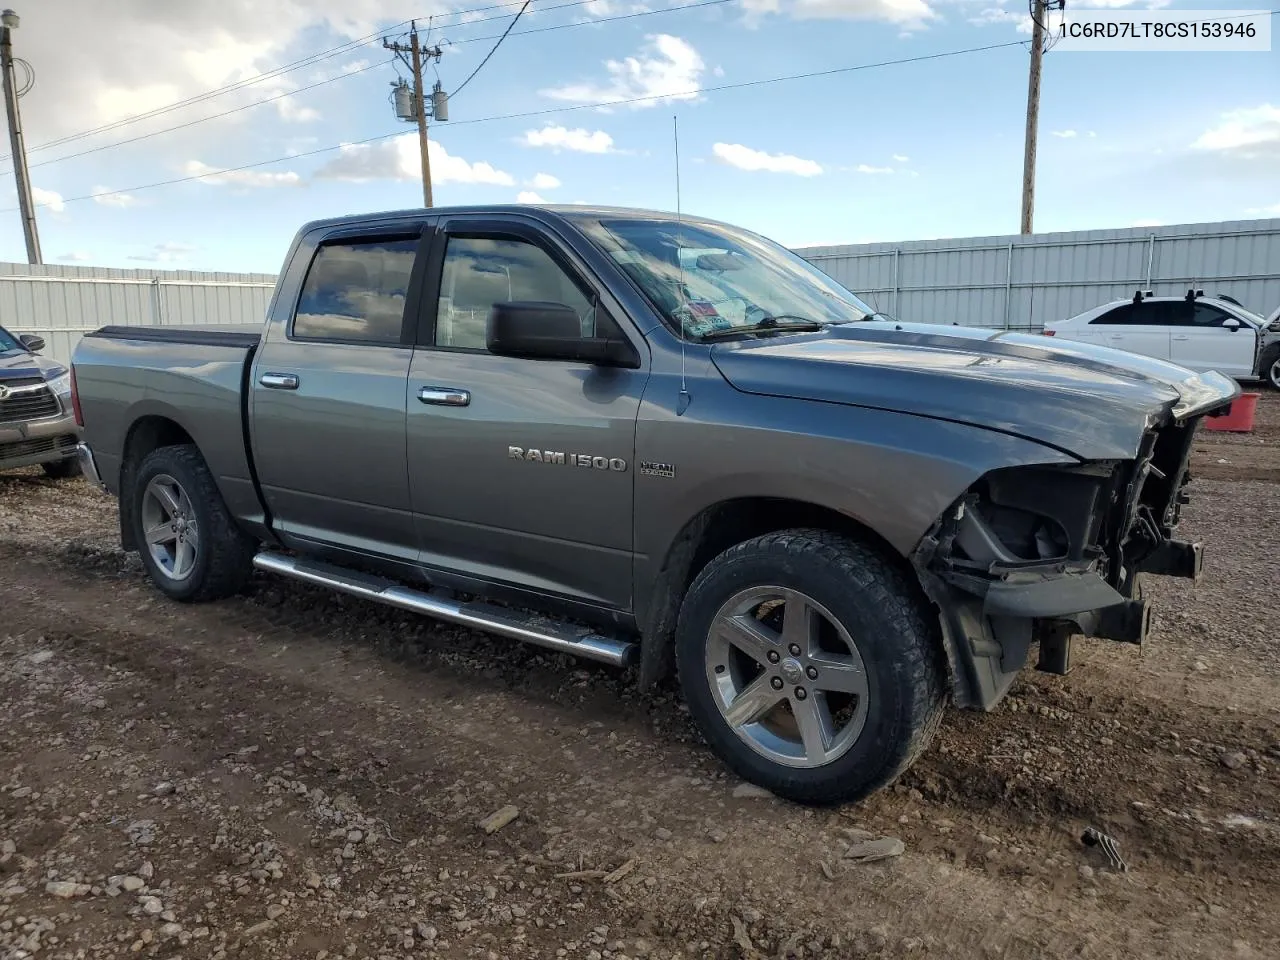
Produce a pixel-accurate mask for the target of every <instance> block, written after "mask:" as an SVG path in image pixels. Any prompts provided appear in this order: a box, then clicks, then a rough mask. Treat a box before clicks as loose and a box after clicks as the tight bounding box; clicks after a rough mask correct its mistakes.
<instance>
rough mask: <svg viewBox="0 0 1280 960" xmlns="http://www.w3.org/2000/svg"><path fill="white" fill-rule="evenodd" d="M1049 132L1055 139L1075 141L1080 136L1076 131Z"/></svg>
mask: <svg viewBox="0 0 1280 960" xmlns="http://www.w3.org/2000/svg"><path fill="white" fill-rule="evenodd" d="M1049 132H1050V133H1052V134H1053V135H1054V136H1055V137H1061V138H1062V139H1063V140H1074V139H1075V138H1076V137H1078V136H1080V134H1078V133H1076V132H1075V131H1074V130H1050V131H1049Z"/></svg>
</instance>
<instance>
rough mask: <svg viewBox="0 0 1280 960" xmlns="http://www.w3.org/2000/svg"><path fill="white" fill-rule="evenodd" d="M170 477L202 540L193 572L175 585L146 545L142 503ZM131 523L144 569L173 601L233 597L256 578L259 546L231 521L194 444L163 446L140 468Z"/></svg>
mask: <svg viewBox="0 0 1280 960" xmlns="http://www.w3.org/2000/svg"><path fill="white" fill-rule="evenodd" d="M162 475H167V476H168V477H171V478H172V479H173V480H174V481H176V482H177V484H178V485H179V486H180V487H181V489H182V490H183V491H184V492H185V493H186V495H187V498H188V500H189V502H190V505H191V516H192V517H193V518H194V520H195V529H196V530H197V531H198V534H199V536H198V538H197V541H196V547H195V560H194V564H193V565H192V567H191V570H190V573H189V574H188V575H187V576H185V577H184V578H183V579H181V580H176V579H174V578H173V577H172V576H170V575H169V573H168V572H167V571H166V570H165V569H164V568H163V567H161V565H160V564H159V563H158V562H157V560H156V558H155V557H154V556H153V555H152V552H151V549H150V547H149V546H148V544H147V537H146V529H145V521H144V514H143V500H144V497H145V495H146V490H147V487H148V485H149V484H150V483H151V481H152V480H153V479H155V478H156V477H159V476H162ZM129 496H130V497H131V498H132V503H131V510H130V519H131V522H132V524H133V534H134V542H135V543H136V544H137V545H138V553H139V555H140V556H141V557H142V565H143V567H145V568H146V571H147V574H148V575H149V576H150V577H151V580H152V582H153V583H154V584H155V585H156V587H157V588H158V589H159V590H160V591H161V592H162V593H164V594H165V595H166V596H169V597H171V598H172V599H174V600H183V601H190V602H199V601H205V600H219V599H222V598H224V597H229V596H232V595H234V594H236V593H238V592H239V591H240V590H241V589H243V588H244V585H245V584H246V583H247V582H248V580H249V577H250V576H251V575H252V573H253V555H254V552H255V550H256V547H257V544H256V543H255V542H254V541H253V539H252V538H250V537H249V536H247V535H246V534H245V533H244V531H243V530H241V529H240V528H239V527H238V526H237V525H236V523H235V521H234V520H233V519H232V517H231V512H230V511H229V510H228V509H227V505H226V503H225V501H223V499H222V494H221V493H219V492H218V487H217V485H216V484H215V483H214V480H213V475H212V474H211V473H210V472H209V468H208V466H206V464H205V462H204V457H202V456H201V455H200V451H199V450H198V449H196V447H195V445H193V444H181V445H177V446H168V447H159V448H158V449H156V450H153V451H152V452H151V453H149V454H147V456H146V457H145V458H144V459H143V461H142V463H141V464H139V466H138V471H137V473H136V475H135V477H134V483H133V487H132V489H131V490H130V491H129Z"/></svg>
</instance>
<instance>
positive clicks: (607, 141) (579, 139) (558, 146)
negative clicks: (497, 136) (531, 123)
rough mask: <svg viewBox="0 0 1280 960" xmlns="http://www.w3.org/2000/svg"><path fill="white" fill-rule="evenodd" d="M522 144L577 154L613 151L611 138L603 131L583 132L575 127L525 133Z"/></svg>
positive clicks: (551, 126)
mask: <svg viewBox="0 0 1280 960" xmlns="http://www.w3.org/2000/svg"><path fill="white" fill-rule="evenodd" d="M523 143H524V144H525V145H526V146H530V147H550V148H551V149H552V150H557V151H558V150H574V151H577V152H578V153H609V152H610V151H612V150H613V137H611V136H609V134H607V133H605V132H604V131H603V130H590V131H588V130H584V129H582V128H581V127H575V128H574V129H572V130H568V129H566V128H564V127H561V126H557V125H554V124H552V125H549V126H545V127H543V128H542V129H541V130H527V131H525V135H524V140H523Z"/></svg>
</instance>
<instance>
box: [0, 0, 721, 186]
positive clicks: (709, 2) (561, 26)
mask: <svg viewBox="0 0 1280 960" xmlns="http://www.w3.org/2000/svg"><path fill="white" fill-rule="evenodd" d="M517 2H520V0H517ZM597 2H599V0H575V2H572V3H562V4H559V5H558V6H554V7H540V8H539V9H538V10H537V11H536V12H537V13H553V12H555V11H556V10H562V9H564V8H566V7H580V6H583V5H584V4H586V3H597ZM733 2H735V0H699V2H695V3H686V4H683V5H681V6H678V7H663V8H661V9H658V10H641V11H638V12H635V13H624V14H619V15H617V16H613V17H599V18H597V19H595V20H589V21H576V22H571V23H557V24H552V25H551V26H547V27H535V28H533V29H531V30H518V31H516V32H514V33H511V27H512V26H514V25H515V20H512V21H511V24H510V25H508V27H507V29H506V30H505V31H503V32H502V33H501V34H491V35H488V36H482V37H465V38H464V39H462V40H456V41H452V44H453V45H454V46H458V45H461V44H464V43H474V42H478V41H482V40H498V42H499V43H500V42H501V41H502V39H503V38H504V37H506V36H507V35H508V34H509V33H510V35H511V36H513V37H523V36H527V35H529V34H535V33H547V32H550V31H554V30H568V29H572V28H575V27H587V26H594V25H596V24H601V23H613V22H615V21H618V20H633V19H635V18H637V17H649V16H654V15H655V14H660V13H671V12H674V11H680V10H696V9H698V8H699V7H712V6H720V5H722V4H725V3H733ZM525 5H526V6H527V5H528V4H527V3H526V4H525ZM502 6H509V4H502ZM481 9H490V8H488V7H485V8H481ZM522 12H523V9H522ZM492 19H499V18H492ZM517 19H518V17H517ZM471 22H472V23H479V22H482V21H471ZM493 49H494V50H496V49H497V44H494V48H493ZM492 55H493V50H490V51H489V56H492ZM487 60H488V57H486V58H485V61H487ZM485 61H481V63H480V67H482V66H484V63H485ZM393 62H394V58H392V59H391V60H383V61H379V62H378V63H374V64H369V65H366V66H364V67H360V68H359V69H356V70H349V71H346V72H344V73H341V74H338V75H336V76H333V77H329V78H327V79H325V80H321V81H319V82H317V83H312V84H308V85H307V86H304V87H299V88H298V89H296V90H287V91H285V92H284V93H279V94H276V95H275V96H272V97H265V98H263V99H262V100H255V101H254V102H253V103H246V104H242V105H240V106H238V107H233V108H231V109H230V110H224V111H222V112H221V113H215V114H212V115H210V116H207V117H201V118H199V119H196V120H189V121H187V122H186V123H179V124H175V125H174V126H172V127H165V128H164V129H163V130H155V131H153V132H151V133H144V134H140V135H139V136H136V137H130V138H128V139H126V140H117V141H115V142H113V143H105V144H102V145H101V146H97V147H90V148H89V149H87V150H81V151H79V152H77V153H69V154H66V155H64V156H61V157H54V158H52V159H50V160H41V161H40V162H39V163H33V164H31V166H32V168H35V167H43V166H47V165H48V164H52V163H61V162H62V161H63V160H72V159H75V158H77V157H84V156H88V155H90V154H94V153H98V152H100V151H103V150H110V149H113V148H115V147H121V146H125V145H127V144H130V143H137V142H138V141H140V140H148V139H150V138H152V137H158V136H162V135H164V134H166V133H172V132H173V131H175V130H184V129H186V128H188V127H193V126H196V125H198V124H201V123H206V122H208V121H211V120H218V119H221V118H222V117H226V116H230V115H231V114H234V113H239V112H240V111H242V110H251V109H253V108H254V107H258V106H261V105H262V104H264V103H273V102H275V101H277V100H283V99H285V98H286V97H292V96H295V95H297V94H300V93H305V92H306V91H308V90H313V89H315V88H316V87H319V86H324V85H325V84H328V83H333V82H334V81H337V80H343V79H346V78H347V77H354V76H359V75H360V74H362V73H365V72H366V71H368V70H372V69H373V68H374V67H379V66H383V65H385V64H388V63H393ZM480 67H476V69H475V70H474V71H472V73H471V77H474V76H475V75H476V73H478V72H479V70H480ZM471 77H468V78H467V79H466V80H464V81H463V82H462V84H460V85H459V86H458V88H457V89H456V90H454V91H453V93H452V94H450V96H451V97H452V96H455V95H456V94H457V93H458V91H459V90H461V89H462V87H464V86H466V84H467V83H468V82H469V81H470V80H471ZM209 99H212V98H209ZM175 109H176V108H175ZM130 122H132V121H130ZM120 125H121V126H124V125H126V123H125V122H124V121H121V122H120ZM104 132H105V131H104ZM87 136H89V134H88V133H85V134H81V135H76V136H74V137H68V138H64V142H70V141H71V140H74V139H81V138H82V137H87ZM53 145H54V143H52V142H51V143H48V144H44V146H53ZM28 152H30V151H28ZM4 159H6V158H4V157H0V161H3V160H4Z"/></svg>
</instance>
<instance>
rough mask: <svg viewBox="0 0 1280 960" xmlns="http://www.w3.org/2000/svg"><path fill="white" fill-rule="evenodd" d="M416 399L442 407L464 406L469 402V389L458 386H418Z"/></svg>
mask: <svg viewBox="0 0 1280 960" xmlns="http://www.w3.org/2000/svg"><path fill="white" fill-rule="evenodd" d="M418 399H419V400H420V401H422V402H423V403H434V404H437V405H439V406H444V407H465V406H467V405H468V404H470V403H471V391H470V390H462V389H460V388H458V387H419V388H418Z"/></svg>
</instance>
